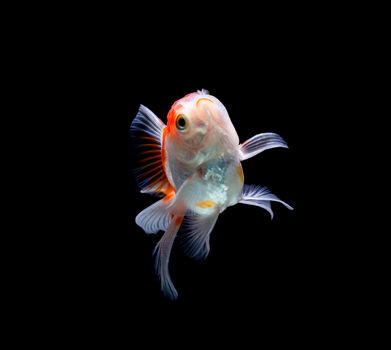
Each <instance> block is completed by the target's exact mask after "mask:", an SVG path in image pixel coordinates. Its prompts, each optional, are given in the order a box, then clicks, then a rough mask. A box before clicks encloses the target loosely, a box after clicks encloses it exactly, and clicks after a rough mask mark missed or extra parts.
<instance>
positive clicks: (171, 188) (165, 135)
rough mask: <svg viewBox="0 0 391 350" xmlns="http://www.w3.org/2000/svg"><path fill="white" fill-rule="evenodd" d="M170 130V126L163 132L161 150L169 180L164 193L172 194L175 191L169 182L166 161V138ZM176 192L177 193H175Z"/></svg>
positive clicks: (164, 168)
mask: <svg viewBox="0 0 391 350" xmlns="http://www.w3.org/2000/svg"><path fill="white" fill-rule="evenodd" d="M168 132H169V129H168V126H166V127H165V128H164V129H163V131H162V149H161V155H162V165H163V170H164V173H165V175H166V178H167V183H168V188H167V189H166V190H165V191H164V193H166V194H167V193H170V192H171V191H174V186H173V185H172V184H171V183H170V180H168V176H167V169H166V166H167V159H166V138H167V135H168ZM174 192H175V191H174Z"/></svg>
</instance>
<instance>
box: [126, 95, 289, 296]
mask: <svg viewBox="0 0 391 350" xmlns="http://www.w3.org/2000/svg"><path fill="white" fill-rule="evenodd" d="M131 133H132V136H133V137H134V140H135V142H136V144H137V146H138V147H139V149H138V155H139V157H140V163H141V166H140V167H139V168H138V169H137V170H136V178H137V180H138V184H139V186H140V187H141V192H144V193H150V194H156V195H160V196H162V197H163V198H162V199H160V200H159V201H157V202H156V203H154V204H153V205H151V206H150V207H148V208H146V209H144V210H143V211H142V212H141V213H139V214H138V215H137V217H136V223H137V224H138V225H139V226H140V227H142V228H143V229H144V231H145V232H146V233H157V232H158V231H160V230H162V231H165V233H164V234H163V236H162V238H161V240H160V241H159V243H158V244H157V246H156V248H155V251H154V253H155V262H156V271H157V274H158V276H159V278H160V281H161V288H162V291H163V293H164V294H165V295H166V296H167V297H169V298H171V299H175V298H177V296H178V293H177V291H176V289H175V287H174V285H173V283H172V281H171V278H170V275H169V271H168V262H169V256H170V251H171V247H172V244H173V242H174V240H175V237H176V235H177V233H178V231H179V230H180V229H181V232H180V234H182V235H183V237H184V238H185V239H184V242H185V243H184V249H185V252H186V253H187V254H188V255H189V256H191V257H194V258H196V259H200V260H201V259H205V258H206V257H207V255H208V253H209V249H210V246H209V236H210V233H211V231H212V229H213V227H214V225H215V223H216V221H217V218H218V216H219V214H220V213H221V212H223V211H224V210H225V209H226V208H227V207H229V206H233V205H235V204H237V203H243V204H250V205H256V206H259V207H262V208H264V209H266V210H267V211H269V212H270V214H271V215H273V212H272V210H271V204H270V202H271V201H278V202H280V203H282V204H283V205H285V206H286V207H287V208H289V209H292V207H290V206H289V205H288V204H286V203H285V202H283V201H281V200H280V199H278V198H277V197H276V196H275V195H273V194H272V193H271V192H270V191H269V190H268V189H267V188H265V187H260V186H254V185H245V184H244V175H243V169H242V165H241V161H243V160H245V159H248V158H250V157H253V156H254V155H256V154H258V153H260V152H262V151H264V150H266V149H270V148H274V147H285V148H287V145H286V143H285V142H284V140H283V139H282V138H281V137H280V136H279V135H277V134H274V133H263V134H258V135H255V136H254V137H252V138H251V139H249V140H247V141H246V142H244V143H243V144H240V143H239V137H238V135H237V133H236V130H235V128H234V126H233V125H232V122H231V120H230V118H229V115H228V112H227V110H226V108H225V107H224V105H223V104H222V103H221V102H220V101H219V100H218V99H217V98H216V97H214V96H212V95H210V94H209V93H208V92H207V91H206V90H202V91H197V92H194V93H191V94H188V95H186V96H185V97H183V98H182V99H180V100H178V101H176V102H175V103H174V104H173V106H172V107H171V109H170V111H169V113H168V116H167V125H165V124H164V123H163V122H162V121H161V120H160V119H159V118H158V117H157V116H156V115H155V114H154V113H153V112H152V111H150V110H149V109H148V108H146V107H144V106H140V109H139V112H138V114H137V116H136V118H135V119H134V121H133V122H132V125H131Z"/></svg>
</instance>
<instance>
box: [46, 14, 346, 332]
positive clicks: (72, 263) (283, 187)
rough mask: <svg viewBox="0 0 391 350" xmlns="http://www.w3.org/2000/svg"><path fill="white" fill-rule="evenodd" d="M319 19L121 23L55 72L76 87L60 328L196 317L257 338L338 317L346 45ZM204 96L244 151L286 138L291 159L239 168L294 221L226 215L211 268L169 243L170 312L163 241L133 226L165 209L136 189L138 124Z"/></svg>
mask: <svg viewBox="0 0 391 350" xmlns="http://www.w3.org/2000/svg"><path fill="white" fill-rule="evenodd" d="M277 17H278V16H277ZM316 22H317V21H316V18H315V19H313V20H312V21H307V22H300V23H299V22H296V21H295V20H293V19H291V21H289V22H287V23H284V21H283V20H279V21H277V22H273V21H271V22H267V24H260V25H259V26H258V25H257V23H258V22H254V21H253V22H251V23H250V25H249V28H247V30H248V31H247V33H246V34H242V33H241V34H239V33H238V32H236V30H235V26H232V27H231V29H230V30H229V31H228V32H224V31H222V30H219V28H215V29H216V31H215V32H214V34H213V35H212V34H209V33H208V32H207V31H205V32H203V31H202V30H191V31H189V33H188V34H187V35H185V36H184V37H180V36H179V35H178V34H176V32H175V30H174V31H173V32H172V33H170V34H166V33H165V32H164V34H162V33H159V31H154V32H153V34H152V35H151V37H146V38H144V37H141V36H140V35H137V32H136V33H135V28H134V27H132V28H131V29H127V28H126V26H124V25H122V26H121V27H120V28H119V29H118V31H117V30H116V29H115V28H111V30H110V31H109V32H106V31H104V30H103V31H101V32H95V33H94V34H95V35H94V36H93V37H92V36H90V35H89V34H88V33H89V32H88V31H87V34H85V35H82V36H81V38H79V40H78V41H77V43H75V44H74V45H75V47H73V49H74V50H73V51H72V53H70V54H69V53H68V55H67V56H66V58H69V59H68V61H67V62H69V64H65V65H61V66H60V67H59V68H61V69H62V74H63V75H61V79H64V82H66V83H67V84H69V80H71V82H70V83H71V86H72V88H70V89H68V88H66V90H67V92H66V94H65V97H66V98H65V100H64V101H63V109H64V110H67V117H66V118H64V119H63V121H64V125H63V126H65V128H66V130H67V131H68V130H69V129H70V130H71V133H70V134H69V135H68V134H67V135H66V143H65V146H64V150H65V153H64V155H63V158H62V159H63V160H64V163H63V164H62V165H61V167H60V172H61V173H62V175H63V176H64V180H62V181H61V182H59V183H58V184H56V188H58V187H60V188H61V190H60V192H61V196H63V197H62V198H64V203H65V205H64V210H62V211H61V212H60V213H59V211H58V210H57V209H58V208H55V210H56V212H57V213H56V216H55V217H54V218H53V226H52V230H51V232H53V235H52V234H51V235H50V238H48V239H47V240H45V244H44V247H50V248H44V250H45V254H49V256H50V258H49V259H46V258H45V259H42V260H43V262H42V266H44V268H43V269H44V271H45V274H44V275H43V276H44V277H43V279H44V280H45V283H47V284H48V288H45V290H44V291H43V292H42V294H41V297H42V298H43V300H45V303H46V304H50V307H49V308H51V307H52V310H51V311H52V312H53V315H54V317H56V318H57V317H58V316H59V315H62V314H64V315H68V316H69V315H71V320H72V322H75V323H76V324H80V325H86V324H88V325H90V324H94V325H104V326H106V325H115V326H117V325H118V326H121V327H125V328H127V329H134V328H132V327H134V324H135V323H136V324H138V326H140V327H141V328H143V327H144V326H145V327H150V326H153V324H154V322H155V321H156V322H157V323H159V325H160V326H162V325H164V324H165V323H166V322H169V321H168V319H175V320H176V323H175V324H178V323H179V324H181V323H183V324H186V322H189V321H190V320H193V321H194V320H195V319H198V317H201V318H204V319H205V320H207V321H209V322H211V323H210V324H211V325H213V321H216V322H218V321H225V322H226V323H227V324H232V325H237V324H240V323H241V321H242V320H248V319H249V318H248V315H252V316H251V317H255V318H256V319H257V320H258V321H257V325H260V324H265V325H269V327H271V328H273V325H276V324H279V323H280V322H287V324H288V325H291V326H292V327H293V326H294V325H296V326H297V325H298V326H299V327H302V328H303V329H311V330H312V331H314V330H315V329H316V328H317V325H318V322H321V320H323V319H325V317H326V316H331V317H332V319H333V322H339V321H340V320H341V319H344V317H345V315H346V314H347V313H348V312H350V311H351V310H350V309H349V308H348V306H349V305H350V303H351V299H350V296H349V290H348V289H347V288H346V286H347V285H348V284H349V279H350V278H352V277H351V273H350V272H351V271H350V270H351V266H350V265H349V263H348V262H347V261H345V259H347V258H344V257H343V256H344V253H345V252H346V244H347V240H348V239H347V238H346V237H344V236H341V235H340V234H339V233H338V232H337V230H336V227H337V225H336V216H337V213H336V212H335V195H334V193H333V191H335V189H334V188H333V187H332V185H331V184H332V181H333V177H335V176H338V175H340V174H339V168H338V167H337V166H335V165H333V164H332V162H330V158H331V157H332V154H333V148H334V147H338V148H340V147H339V146H340V145H339V143H338V141H337V138H338V136H337V132H336V130H337V129H338V128H339V126H340V122H341V119H342V118H343V117H344V116H346V115H345V112H346V109H345V108H346V107H344V106H343V105H341V100H342V99H343V98H346V95H347V94H346V85H347V80H348V79H349V76H348V73H347V69H346V67H347V63H348V59H347V58H346V56H345V55H344V52H345V50H346V45H347V44H346V43H345V40H344V36H343V35H342V34H338V35H336V34H335V33H333V32H332V31H331V30H330V25H329V26H327V25H325V22H323V24H322V25H318V24H317V23H316ZM124 23H127V22H124ZM282 24H284V25H282ZM136 27H137V26H136ZM174 29H175V28H174ZM117 34H118V35H117ZM68 56H69V57H68ZM68 73H69V76H68ZM67 86H68V85H67ZM202 88H204V89H208V90H209V91H210V93H211V94H212V95H214V96H216V97H217V98H218V99H220V101H221V102H222V103H223V104H224V105H225V106H226V108H227V110H228V113H229V115H230V117H231V120H232V122H233V125H234V126H235V128H236V131H237V133H238V135H239V138H240V140H241V142H244V141H245V140H247V139H248V138H250V137H251V136H253V135H255V134H257V133H261V132H275V133H278V134H279V135H281V136H282V137H283V138H284V140H286V142H287V143H288V145H289V149H272V150H268V151H265V152H264V153H261V154H260V155H258V156H256V157H254V158H252V159H249V160H247V161H245V162H243V169H244V175H245V183H248V184H259V185H264V186H267V187H268V188H270V189H271V191H272V192H273V193H274V194H276V195H277V196H278V197H280V198H281V199H282V200H284V201H286V202H287V203H289V204H290V205H292V206H293V207H294V211H289V210H288V209H286V208H285V207H283V206H282V205H279V204H278V203H275V204H273V210H274V214H275V216H274V219H273V220H270V216H269V214H268V213H267V212H266V211H264V210H262V209H261V208H256V207H252V206H245V205H236V206H234V207H230V208H228V209H227V210H226V211H225V212H224V213H223V214H222V215H220V217H219V219H218V222H217V225H216V226H215V228H214V230H213V232H212V234H211V251H210V254H209V256H208V258H207V260H206V261H205V262H202V263H199V262H196V261H192V260H191V259H189V258H187V257H186V256H184V254H183V253H182V252H181V249H180V246H179V245H178V244H174V248H173V251H172V254H171V261H170V271H171V276H172V279H173V282H174V284H175V286H176V288H177V290H178V293H179V299H178V300H176V301H170V300H166V299H165V298H164V297H163V296H162V295H161V292H160V287H159V283H158V279H157V277H156V275H155V272H154V270H153V259H152V251H153V248H154V247H155V245H156V243H157V242H158V240H159V238H160V236H161V233H159V234H157V235H146V234H145V233H144V232H143V231H142V229H141V228H140V227H138V226H137V225H136V224H135V221H134V219H135V217H136V215H137V214H138V213H139V212H140V211H141V210H143V209H144V208H145V207H147V206H149V205H151V204H152V203H153V202H154V201H155V200H156V199H155V198H154V197H151V196H148V195H145V194H141V193H140V192H139V189H138V187H137V185H136V182H135V178H134V175H133V167H134V164H133V156H132V149H131V140H130V135H129V126H130V123H131V122H132V120H133V118H134V117H135V115H136V113H137V110H138V107H139V105H140V104H143V105H145V106H147V107H148V108H150V109H151V110H152V111H153V112H154V113H155V114H156V115H157V116H159V117H160V118H161V119H162V120H163V122H166V116H167V112H168V110H169V109H170V107H171V105H172V104H173V103H174V102H175V101H176V100H177V99H180V98H181V97H183V96H184V95H185V94H187V93H190V92H193V91H196V90H197V89H202ZM57 107H58V106H56V108H57ZM330 140H332V141H330ZM57 186H58V187H57ZM48 261H51V262H53V263H49V264H48ZM47 276H49V277H47ZM48 300H50V301H49V303H48ZM234 314H235V315H236V316H233V315H234ZM237 315H239V316H237ZM337 315H338V316H337ZM80 327H82V326H80ZM200 327H201V326H200Z"/></svg>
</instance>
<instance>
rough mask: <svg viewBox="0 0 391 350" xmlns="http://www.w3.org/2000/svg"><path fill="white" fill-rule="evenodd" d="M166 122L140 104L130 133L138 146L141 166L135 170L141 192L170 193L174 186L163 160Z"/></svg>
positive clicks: (137, 150) (137, 151) (138, 159)
mask: <svg viewBox="0 0 391 350" xmlns="http://www.w3.org/2000/svg"><path fill="white" fill-rule="evenodd" d="M164 128H165V125H164V123H163V122H162V121H161V120H160V119H159V118H158V117H157V116H156V115H155V114H154V113H153V112H152V111H151V110H150V109H148V108H147V107H145V106H143V105H140V108H139V111H138V113H137V115H136V118H134V120H133V122H132V124H131V126H130V133H131V136H132V138H133V142H134V144H135V146H136V152H135V153H136V159H137V163H138V164H139V166H138V167H137V168H136V170H135V174H136V180H137V183H138V185H139V187H140V188H141V192H146V193H156V194H159V193H164V194H169V193H171V192H172V191H173V187H172V185H171V184H170V182H169V181H168V179H167V176H166V173H165V171H164V167H163V160H162V136H163V129H164Z"/></svg>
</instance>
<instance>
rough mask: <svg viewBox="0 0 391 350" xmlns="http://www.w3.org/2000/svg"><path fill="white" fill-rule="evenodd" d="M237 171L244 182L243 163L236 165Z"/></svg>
mask: <svg viewBox="0 0 391 350" xmlns="http://www.w3.org/2000/svg"><path fill="white" fill-rule="evenodd" d="M236 172H237V173H238V176H239V178H240V181H241V182H242V183H244V174H243V169H242V164H240V163H239V164H238V166H237V167H236Z"/></svg>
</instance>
